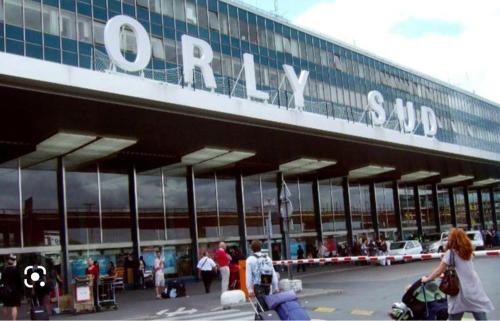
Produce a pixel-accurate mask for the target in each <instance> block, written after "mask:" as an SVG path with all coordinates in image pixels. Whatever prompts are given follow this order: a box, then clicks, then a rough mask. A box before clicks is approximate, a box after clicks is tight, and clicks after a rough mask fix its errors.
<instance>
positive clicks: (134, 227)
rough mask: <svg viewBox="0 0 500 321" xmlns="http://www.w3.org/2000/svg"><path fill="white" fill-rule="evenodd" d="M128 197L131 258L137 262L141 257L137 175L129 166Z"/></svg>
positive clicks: (132, 167)
mask: <svg viewBox="0 0 500 321" xmlns="http://www.w3.org/2000/svg"><path fill="white" fill-rule="evenodd" d="M128 195H129V203H130V236H131V239H132V257H133V258H134V261H135V262H139V256H140V255H141V254H140V253H141V244H140V235H139V204H138V203H137V173H136V171H135V166H131V167H130V168H129V172H128Z"/></svg>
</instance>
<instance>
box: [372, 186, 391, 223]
mask: <svg viewBox="0 0 500 321" xmlns="http://www.w3.org/2000/svg"><path fill="white" fill-rule="evenodd" d="M375 196H376V201H377V216H378V226H379V229H380V230H381V231H390V230H394V229H396V214H395V213H394V196H393V190H392V183H380V184H375Z"/></svg>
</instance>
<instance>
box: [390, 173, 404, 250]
mask: <svg viewBox="0 0 500 321" xmlns="http://www.w3.org/2000/svg"><path fill="white" fill-rule="evenodd" d="M392 197H393V200H394V215H395V217H396V228H397V229H398V239H397V240H398V241H401V240H402V239H403V217H402V213H401V202H400V198H399V185H398V181H392Z"/></svg>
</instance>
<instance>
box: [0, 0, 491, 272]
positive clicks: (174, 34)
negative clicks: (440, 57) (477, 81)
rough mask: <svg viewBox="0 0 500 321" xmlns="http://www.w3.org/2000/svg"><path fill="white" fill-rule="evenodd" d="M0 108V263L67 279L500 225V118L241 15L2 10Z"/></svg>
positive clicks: (88, 8) (4, 3)
mask: <svg viewBox="0 0 500 321" xmlns="http://www.w3.org/2000/svg"><path fill="white" fill-rule="evenodd" d="M0 94H1V95H2V97H3V99H2V101H3V103H2V112H1V119H2V126H0V255H5V254H8V253H11V252H14V253H17V254H18V255H20V256H21V258H23V257H29V256H30V255H32V254H34V253H36V254H42V255H43V256H46V257H52V258H54V259H56V260H58V261H60V262H61V263H62V268H63V272H64V273H65V275H67V276H68V279H70V278H71V277H72V276H74V275H78V274H81V273H82V271H83V268H84V262H83V261H82V259H83V258H85V257H88V256H93V257H95V258H97V259H98V260H99V261H103V262H106V261H114V262H115V263H117V265H119V266H120V265H122V264H123V257H124V255H125V254H127V253H133V255H134V256H136V257H137V256H139V255H143V256H145V258H146V259H147V262H148V261H149V260H150V259H151V256H152V253H153V251H154V250H157V249H160V250H161V251H163V253H164V255H165V258H166V263H167V264H166V273H169V274H176V275H179V276H186V275H191V274H192V272H193V264H194V263H195V262H196V260H197V258H198V257H199V254H200V253H201V252H202V251H205V250H207V249H208V250H212V249H213V248H214V247H215V246H216V244H217V243H218V242H219V241H220V240H225V241H226V242H228V243H229V245H237V246H239V247H240V248H241V249H242V250H243V252H246V249H247V245H248V243H249V241H251V240H254V239H261V240H267V239H268V237H269V234H271V235H270V239H272V243H273V246H274V249H276V251H277V252H279V251H283V248H284V247H283V246H281V245H282V244H283V242H284V232H285V231H286V230H287V228H288V230H289V235H290V239H291V244H292V249H293V246H294V244H295V245H296V244H303V247H304V248H305V249H306V252H308V253H311V255H313V256H315V254H314V253H313V249H314V247H315V246H317V245H318V244H319V242H324V243H325V244H328V247H329V248H330V249H331V250H332V251H334V250H335V245H336V244H340V243H342V242H347V243H348V244H349V243H352V242H353V240H354V239H356V238H358V237H361V236H364V237H369V238H376V237H378V236H380V235H383V236H385V237H386V238H387V239H401V238H410V237H417V236H422V235H429V234H432V233H438V232H440V231H445V230H447V229H448V228H449V227H450V226H460V227H464V228H469V229H487V228H496V227H497V224H498V213H499V211H500V105H498V104H496V103H493V102H490V101H487V100H485V99H483V98H481V97H478V96H476V95H474V94H472V93H469V92H466V91H463V90H461V89H458V88H455V87H453V86H450V85H448V84H445V83H443V82H441V81H438V80H436V79H432V78H431V77H428V76H425V75H421V74H419V73H418V72H415V71H411V70H409V69H407V68H404V67H401V66H397V65H395V64H394V63H391V62H388V61H386V60H384V59H382V58H380V57H375V56H374V55H372V54H369V53H366V52H363V51H361V50H359V49H356V48H352V47H350V46H348V45H345V44H342V43H339V42H337V41H334V40H332V39H328V38H327V37H325V36H322V35H319V34H315V33H312V32H308V31H306V30H302V29H300V28H298V27H296V26H294V25H292V24H291V23H289V22H287V21H285V20H284V19H281V18H279V17H275V16H273V15H271V14H269V13H265V12H260V11H259V10H257V9H254V8H250V7H247V6H245V5H242V4H240V3H237V2H235V1H229V0H122V1H120V0H0ZM283 182H285V183H286V188H284V186H285V185H284V184H283ZM285 196H286V197H287V198H288V199H289V200H290V201H291V205H292V206H288V207H287V206H282V205H284V204H283V203H286V202H285ZM280 208H288V211H289V213H288V214H290V215H289V226H287V224H286V220H284V219H283V218H282V215H283V214H284V212H286V211H283V210H281V211H280ZM269 215H271V216H270V220H269ZM268 222H270V224H269V223H268ZM270 231H272V233H270ZM292 254H294V253H293V250H292Z"/></svg>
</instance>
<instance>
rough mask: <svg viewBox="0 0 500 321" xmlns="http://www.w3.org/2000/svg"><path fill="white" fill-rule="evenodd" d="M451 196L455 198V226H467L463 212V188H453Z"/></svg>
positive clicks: (465, 215)
mask: <svg viewBox="0 0 500 321" xmlns="http://www.w3.org/2000/svg"><path fill="white" fill-rule="evenodd" d="M453 197H454V198H455V216H456V218H457V226H458V227H462V228H467V214H466V213H465V197H464V188H463V187H455V188H453Z"/></svg>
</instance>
